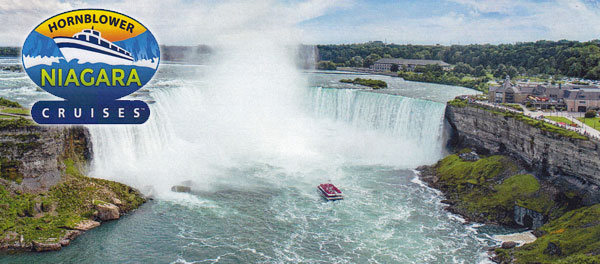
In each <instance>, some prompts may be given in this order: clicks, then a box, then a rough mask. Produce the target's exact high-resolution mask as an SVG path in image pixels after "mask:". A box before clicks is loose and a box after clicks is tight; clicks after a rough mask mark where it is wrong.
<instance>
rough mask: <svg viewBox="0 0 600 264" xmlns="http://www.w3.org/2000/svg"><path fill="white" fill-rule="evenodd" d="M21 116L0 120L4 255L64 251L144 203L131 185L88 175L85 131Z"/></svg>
mask: <svg viewBox="0 0 600 264" xmlns="http://www.w3.org/2000/svg"><path fill="white" fill-rule="evenodd" d="M5 101H6V100H5ZM11 107H13V108H19V109H20V106H18V105H11ZM21 115H26V114H25V111H22V113H21ZM21 115H1V117H2V118H0V157H1V158H0V209H1V210H0V251H53V250H60V249H61V248H62V247H65V246H67V245H69V244H70V242H71V241H72V240H73V239H75V238H76V237H77V236H79V235H81V234H82V233H83V232H85V231H87V230H89V229H92V228H94V227H97V226H99V225H100V224H101V223H102V222H103V221H109V220H114V219H118V218H120V216H121V215H123V214H126V213H128V212H131V211H132V210H134V209H136V208H137V207H139V206H140V205H141V204H142V203H144V201H145V200H144V198H143V197H142V195H141V194H140V193H139V192H138V191H137V190H135V189H133V188H131V187H129V186H126V185H124V184H121V183H118V182H113V181H108V180H103V179H96V178H90V177H87V176H85V172H86V168H87V167H88V165H89V162H90V161H91V156H92V151H93V150H92V145H91V140H90V136H89V133H88V131H87V129H86V128H84V127H76V126H72V127H56V126H53V127H42V126H38V125H36V124H34V123H33V122H32V121H31V120H29V119H27V116H21Z"/></svg>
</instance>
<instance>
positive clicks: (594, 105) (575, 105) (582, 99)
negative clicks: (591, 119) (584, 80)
mask: <svg viewBox="0 0 600 264" xmlns="http://www.w3.org/2000/svg"><path fill="white" fill-rule="evenodd" d="M564 100H565V104H566V105H567V110H568V111H571V112H585V111H587V110H592V109H599V108H600V89H599V88H578V89H572V90H567V91H565V96H564Z"/></svg>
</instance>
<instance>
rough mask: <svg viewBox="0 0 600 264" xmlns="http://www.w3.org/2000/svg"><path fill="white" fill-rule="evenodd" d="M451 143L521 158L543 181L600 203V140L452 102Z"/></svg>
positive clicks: (449, 109)
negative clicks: (599, 171) (599, 170)
mask: <svg viewBox="0 0 600 264" xmlns="http://www.w3.org/2000/svg"><path fill="white" fill-rule="evenodd" d="M445 117H446V120H447V121H448V123H449V125H450V126H451V127H452V134H453V135H452V137H451V138H452V140H451V141H450V145H451V146H453V147H457V148H464V147H469V148H473V149H476V150H477V151H478V152H480V153H484V154H504V155H508V156H511V157H514V158H516V159H518V160H520V161H522V162H523V163H524V164H525V165H526V166H527V167H528V168H530V169H531V170H533V171H534V172H535V174H536V176H538V177H539V178H540V179H541V180H544V181H548V182H551V183H553V185H555V186H557V187H559V188H560V189H561V191H563V192H565V193H569V192H575V193H577V194H578V196H580V197H581V198H582V202H583V203H584V204H585V205H591V204H596V203H598V202H600V192H599V191H598V190H599V185H600V173H598V168H600V142H598V141H597V140H595V139H588V138H586V137H584V136H582V135H579V134H577V133H575V132H573V131H570V130H566V129H564V128H560V127H556V126H553V125H551V124H548V123H545V122H543V121H539V120H535V119H532V118H529V117H526V116H524V115H522V114H521V115H519V114H514V113H510V112H502V111H498V110H496V109H493V108H488V107H484V106H481V105H460V104H450V103H449V104H448V106H447V107H446V114H445Z"/></svg>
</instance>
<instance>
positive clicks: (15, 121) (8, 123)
mask: <svg viewBox="0 0 600 264" xmlns="http://www.w3.org/2000/svg"><path fill="white" fill-rule="evenodd" d="M30 126H35V124H34V123H33V121H31V120H29V119H25V118H22V117H19V118H10V119H8V118H2V119H0V129H17V128H25V127H30Z"/></svg>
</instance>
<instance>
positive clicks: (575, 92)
mask: <svg viewBox="0 0 600 264" xmlns="http://www.w3.org/2000/svg"><path fill="white" fill-rule="evenodd" d="M488 100H489V102H490V103H517V104H526V103H530V104H532V105H533V106H535V107H540V108H548V107H551V106H554V107H563V108H566V110H567V111H571V112H585V111H587V110H590V109H597V108H600V88H598V87H597V86H591V85H576V84H558V85H551V84H543V83H512V82H511V81H510V77H509V76H506V79H504V82H503V83H502V85H501V86H492V87H490V89H489V93H488Z"/></svg>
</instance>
